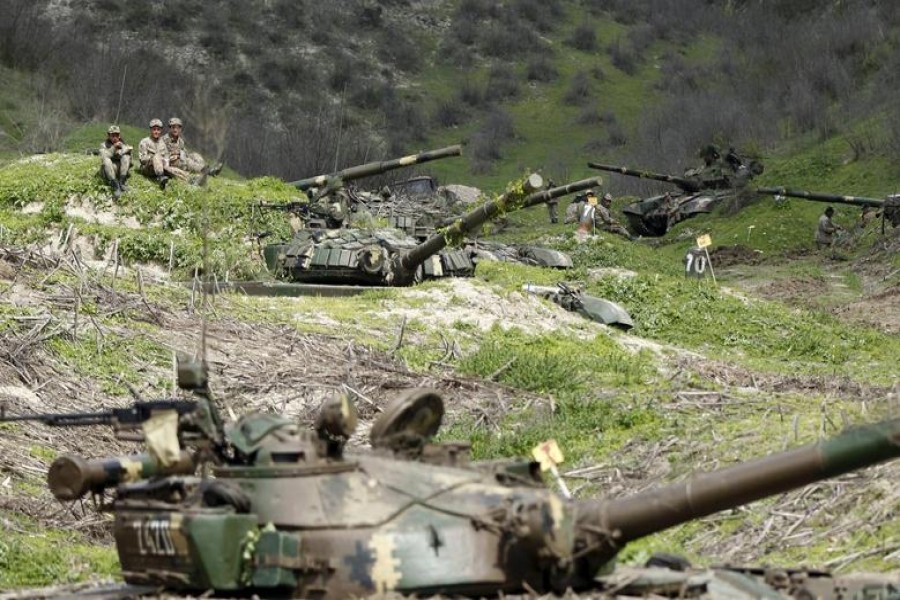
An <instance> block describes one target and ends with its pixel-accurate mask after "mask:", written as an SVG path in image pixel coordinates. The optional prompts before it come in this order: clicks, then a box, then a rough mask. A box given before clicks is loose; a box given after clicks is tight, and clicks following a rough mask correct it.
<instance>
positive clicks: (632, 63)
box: [606, 38, 638, 75]
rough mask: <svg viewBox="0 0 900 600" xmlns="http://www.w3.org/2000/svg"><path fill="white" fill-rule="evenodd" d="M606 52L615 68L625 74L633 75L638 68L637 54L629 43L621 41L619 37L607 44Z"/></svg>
mask: <svg viewBox="0 0 900 600" xmlns="http://www.w3.org/2000/svg"><path fill="white" fill-rule="evenodd" d="M606 52H607V53H608V54H609V58H610V60H611V61H612V64H613V66H614V67H615V68H617V69H619V70H620V71H622V72H623V73H625V74H626V75H634V74H635V73H637V68H638V55H637V53H636V52H635V51H634V48H632V47H631V46H630V45H629V44H626V43H623V42H622V40H621V39H620V38H616V40H615V41H614V42H612V43H611V44H610V45H609V46H607V47H606Z"/></svg>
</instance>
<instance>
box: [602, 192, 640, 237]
mask: <svg viewBox="0 0 900 600" xmlns="http://www.w3.org/2000/svg"><path fill="white" fill-rule="evenodd" d="M612 201H613V197H612V194H610V193H606V194H604V195H603V200H601V201H600V205H599V206H597V210H595V211H594V223H595V225H596V227H597V228H598V229H601V230H603V231H608V232H610V233H615V234H616V235H621V236H622V237H624V238H627V239H629V240H633V239H634V237H633V236H632V235H631V234H630V233H629V232H628V230H627V229H625V227H623V226H622V224H621V223H619V222H618V221H617V220H616V218H615V217H613V216H612V213H610V212H609V210H610V208H611V207H612Z"/></svg>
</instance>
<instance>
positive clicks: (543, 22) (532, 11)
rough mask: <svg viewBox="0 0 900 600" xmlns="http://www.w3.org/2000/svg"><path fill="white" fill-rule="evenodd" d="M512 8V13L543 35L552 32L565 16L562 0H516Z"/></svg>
mask: <svg viewBox="0 0 900 600" xmlns="http://www.w3.org/2000/svg"><path fill="white" fill-rule="evenodd" d="M511 8H512V12H514V13H515V14H516V15H518V16H519V17H521V18H522V19H523V20H524V21H527V22H529V23H531V24H532V25H533V26H534V27H536V28H537V30H538V31H541V32H543V33H547V32H549V31H552V30H553V28H554V25H555V24H556V23H557V21H558V20H559V18H560V17H561V16H562V15H563V6H562V3H561V2H560V0H514V2H513V3H512V7H511Z"/></svg>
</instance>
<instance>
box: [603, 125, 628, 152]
mask: <svg viewBox="0 0 900 600" xmlns="http://www.w3.org/2000/svg"><path fill="white" fill-rule="evenodd" d="M606 139H607V141H608V142H609V145H610V146H624V145H625V144H627V143H628V135H627V134H626V133H625V129H624V128H623V127H622V126H621V125H620V124H619V123H618V122H617V121H613V122H612V123H607V124H606Z"/></svg>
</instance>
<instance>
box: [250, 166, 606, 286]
mask: <svg viewBox="0 0 900 600" xmlns="http://www.w3.org/2000/svg"><path fill="white" fill-rule="evenodd" d="M595 185H597V179H596V178H594V179H587V180H583V181H577V182H573V183H571V184H567V185H563V186H559V187H556V188H553V189H550V190H546V191H543V192H537V191H536V190H539V189H541V188H542V186H543V179H542V178H541V177H540V175H537V174H531V175H529V176H528V177H526V178H525V179H524V180H522V181H521V182H518V183H517V184H515V185H512V186H510V190H509V191H507V192H506V193H505V194H503V195H502V196H500V197H499V198H498V199H497V200H493V201H487V202H485V203H483V204H481V205H479V206H478V208H475V209H473V210H471V211H470V212H468V213H466V214H464V215H462V216H460V217H458V218H457V219H455V220H454V221H453V222H452V223H451V224H449V225H447V226H446V227H443V228H441V229H439V230H437V231H436V232H434V233H432V235H431V236H429V237H428V238H427V239H426V240H425V241H423V242H420V243H419V242H416V241H415V240H414V239H413V238H410V237H407V236H405V235H404V234H403V233H402V232H400V231H398V230H396V229H378V228H340V229H301V230H300V231H298V232H297V233H296V234H295V236H294V238H293V239H292V240H290V241H289V242H286V243H281V244H271V245H269V246H267V247H266V248H265V249H264V255H265V259H266V266H267V267H268V269H269V271H270V272H272V273H273V274H274V275H275V276H276V277H278V278H279V279H286V280H288V281H292V282H297V283H318V284H328V283H336V284H353V285H381V286H385V285H386V286H404V285H412V284H414V283H416V282H419V281H423V280H425V279H429V278H435V277H447V276H470V275H472V274H473V273H474V271H475V261H474V260H473V257H472V254H471V252H470V251H469V250H467V249H465V248H458V249H457V248H451V247H450V246H454V245H457V246H461V245H463V244H464V242H465V239H466V236H467V234H469V233H471V232H473V231H477V230H478V229H479V228H480V227H481V226H482V225H484V224H485V223H487V222H489V221H490V220H492V219H494V218H495V217H497V216H498V215H500V214H502V213H505V212H510V211H513V210H520V209H523V208H527V207H530V206H534V205H535V204H539V203H540V202H546V200H547V199H548V198H555V197H559V196H563V195H566V194H571V193H574V192H577V191H580V190H583V189H586V188H589V187H592V186H595ZM550 252H552V251H547V252H545V255H540V256H541V257H542V259H546V258H547V257H551V258H552V256H551V255H550V254H549V253H550ZM560 254H562V253H560ZM532 255H535V256H536V254H534V251H532ZM557 260H558V261H559V262H561V263H564V264H565V263H566V261H568V257H567V256H565V255H562V256H561V257H557ZM566 266H571V262H570V261H568V263H567V264H566Z"/></svg>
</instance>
